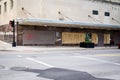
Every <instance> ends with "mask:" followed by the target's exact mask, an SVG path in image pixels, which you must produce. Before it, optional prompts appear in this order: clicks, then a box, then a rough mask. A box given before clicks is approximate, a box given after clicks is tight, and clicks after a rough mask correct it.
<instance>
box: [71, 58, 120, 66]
mask: <svg viewBox="0 0 120 80" xmlns="http://www.w3.org/2000/svg"><path fill="white" fill-rule="evenodd" d="M73 57H78V58H84V59H89V60H94V61H98V62H103V63H109V64H114V65H117V66H120V63H116V62H110V61H105V60H100V59H95V58H89V57H83V56H73Z"/></svg>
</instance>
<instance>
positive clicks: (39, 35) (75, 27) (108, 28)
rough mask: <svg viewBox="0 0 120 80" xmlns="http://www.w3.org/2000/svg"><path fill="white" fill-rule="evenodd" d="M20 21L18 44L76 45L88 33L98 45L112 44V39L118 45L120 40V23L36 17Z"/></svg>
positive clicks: (82, 40)
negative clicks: (41, 18) (38, 18)
mask: <svg viewBox="0 0 120 80" xmlns="http://www.w3.org/2000/svg"><path fill="white" fill-rule="evenodd" d="M18 22H19V26H18V27H17V44H18V45H54V46H62V45H64V46H67V45H69V46H73V45H74V46H76V45H79V44H80V42H84V41H85V36H86V34H87V33H89V35H90V39H91V42H93V43H95V45H96V46H105V45H110V42H111V40H113V41H114V43H115V45H117V44H118V43H119V41H120V38H119V36H120V25H105V24H91V23H81V22H68V21H54V20H36V19H35V20H34V19H24V20H18ZM113 34H116V35H113Z"/></svg>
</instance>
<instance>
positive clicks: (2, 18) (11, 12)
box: [0, 0, 17, 26]
mask: <svg viewBox="0 0 120 80" xmlns="http://www.w3.org/2000/svg"><path fill="white" fill-rule="evenodd" d="M5 3H6V11H5ZM0 6H1V9H0V26H1V25H5V24H8V23H9V20H12V19H14V18H16V17H17V0H13V7H12V5H11V0H1V1H0Z"/></svg>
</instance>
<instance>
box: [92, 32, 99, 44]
mask: <svg viewBox="0 0 120 80" xmlns="http://www.w3.org/2000/svg"><path fill="white" fill-rule="evenodd" d="M92 42H93V43H95V44H98V35H97V34H95V33H92Z"/></svg>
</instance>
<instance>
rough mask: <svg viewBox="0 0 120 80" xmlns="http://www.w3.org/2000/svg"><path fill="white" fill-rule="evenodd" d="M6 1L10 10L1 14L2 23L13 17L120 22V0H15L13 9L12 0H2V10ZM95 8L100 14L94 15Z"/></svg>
mask: <svg viewBox="0 0 120 80" xmlns="http://www.w3.org/2000/svg"><path fill="white" fill-rule="evenodd" d="M5 1H7V2H8V11H7V12H6V13H4V12H3V13H2V14H1V15H0V25H1V24H7V23H8V21H9V20H10V19H13V18H14V19H15V18H44V19H53V20H59V19H63V20H67V21H82V22H92V23H102V24H103V23H106V24H120V16H119V13H120V5H118V4H115V3H116V1H120V0H114V2H115V3H114V4H113V2H111V1H110V0H14V7H13V9H12V10H10V9H9V5H10V4H9V1H10V0H2V1H1V2H0V5H1V6H2V11H3V6H4V2H5ZM104 1H108V2H104ZM93 10H98V12H99V14H98V15H93V14H92V11H93ZM104 12H109V13H110V16H104Z"/></svg>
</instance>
